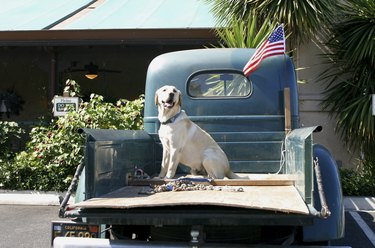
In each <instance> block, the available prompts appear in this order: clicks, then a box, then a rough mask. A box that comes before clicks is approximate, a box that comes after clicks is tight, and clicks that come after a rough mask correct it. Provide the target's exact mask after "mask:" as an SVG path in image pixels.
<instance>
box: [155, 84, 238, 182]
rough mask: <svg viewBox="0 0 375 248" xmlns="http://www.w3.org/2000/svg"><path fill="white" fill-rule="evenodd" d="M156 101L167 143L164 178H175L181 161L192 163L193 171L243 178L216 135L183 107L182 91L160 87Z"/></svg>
mask: <svg viewBox="0 0 375 248" xmlns="http://www.w3.org/2000/svg"><path fill="white" fill-rule="evenodd" d="M155 104H156V106H157V108H158V112H159V113H158V119H159V121H160V123H161V125H160V129H159V137H160V140H161V143H162V145H163V160H162V164H161V171H160V174H159V177H160V178H173V177H174V176H175V174H176V169H177V166H178V164H179V163H181V164H184V165H186V166H188V167H190V169H191V174H192V175H206V176H208V177H210V178H212V179H222V178H224V177H227V178H241V177H240V176H238V175H236V174H235V173H233V172H232V171H231V170H230V167H229V162H228V159H227V156H226V155H225V153H224V151H223V150H222V149H221V148H220V147H219V145H218V144H217V143H216V142H215V141H214V139H213V138H212V137H211V136H210V135H209V134H208V133H207V132H205V131H204V130H202V129H201V128H200V127H199V126H198V125H196V124H195V123H193V122H192V121H191V120H190V119H189V117H188V116H187V115H186V113H185V111H183V110H181V92H180V91H179V90H178V89H177V88H176V87H174V86H169V85H166V86H163V87H161V88H160V89H158V90H157V91H156V93H155Z"/></svg>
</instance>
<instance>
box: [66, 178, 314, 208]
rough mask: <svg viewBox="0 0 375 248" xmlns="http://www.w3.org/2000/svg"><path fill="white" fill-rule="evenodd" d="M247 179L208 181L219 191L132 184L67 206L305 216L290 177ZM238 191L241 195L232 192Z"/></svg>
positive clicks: (151, 182)
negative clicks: (216, 209) (254, 211)
mask: <svg viewBox="0 0 375 248" xmlns="http://www.w3.org/2000/svg"><path fill="white" fill-rule="evenodd" d="M250 178H251V179H249V180H243V179H223V180H212V181H211V182H210V184H211V185H213V186H215V187H218V188H220V189H221V190H195V191H168V192H159V193H149V192H150V191H151V188H150V186H148V185H158V184H162V183H163V182H169V181H170V180H154V179H150V180H134V181H130V182H129V184H130V186H126V187H123V188H120V189H118V190H115V191H113V192H110V193H108V194H104V195H102V196H100V197H96V198H91V199H89V200H86V201H83V202H79V203H76V204H74V205H71V207H73V208H80V209H93V208H96V209H98V208H100V209H136V208H152V207H170V206H219V207H235V208H243V209H257V210H270V211H277V212H283V213H294V214H302V215H308V214H309V210H308V207H307V206H306V204H305V202H304V200H303V199H302V198H301V196H300V194H299V192H298V191H297V189H296V188H295V187H294V185H293V184H294V179H295V178H294V177H293V176H291V175H254V174H252V175H251V177H250ZM238 188H241V191H240V192H238V191H234V189H238Z"/></svg>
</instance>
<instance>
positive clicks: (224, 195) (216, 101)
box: [55, 48, 344, 247]
mask: <svg viewBox="0 0 375 248" xmlns="http://www.w3.org/2000/svg"><path fill="white" fill-rule="evenodd" d="M254 52H255V50H254V49H240V48H235V49H229V48H228V49H226V48H218V49H196V50H186V51H178V52H171V53H167V54H163V55H160V56H158V57H156V58H155V59H154V60H153V61H152V62H151V63H150V65H149V68H148V71H147V78H146V85H145V108H144V130H139V131H134V130H95V129H82V132H83V133H84V134H85V135H86V153H85V161H84V163H83V165H82V169H83V170H77V177H76V178H77V180H78V179H79V182H78V189H77V192H76V197H75V200H76V202H75V203H74V204H71V205H69V206H62V211H61V216H62V217H64V218H70V219H72V220H74V221H73V222H74V223H73V224H79V225H82V226H84V225H86V226H90V225H92V226H94V227H97V228H99V229H100V230H105V231H102V232H100V235H99V234H98V239H97V240H96V242H97V244H98V246H99V243H100V242H104V241H103V240H105V242H107V243H108V244H109V245H119V246H116V247H122V246H123V247H130V246H131V245H134V244H139V245H147V246H153V245H155V246H158V245H162V246H168V245H170V246H171V247H186V246H188V247H189V246H202V247H204V246H215V245H218V244H220V245H238V246H241V245H243V246H248V245H260V244H266V245H274V244H277V245H295V244H298V245H303V244H328V243H329V241H330V240H333V239H338V238H341V237H342V236H343V232H344V209H343V199H342V192H341V185H340V180H339V175H338V170H337V165H336V163H335V160H334V158H333V157H332V156H331V154H330V152H329V151H328V150H327V149H326V148H325V147H323V146H322V145H319V144H315V143H314V142H313V133H314V132H316V131H319V130H320V129H321V127H319V126H313V127H304V128H300V127H299V125H298V118H299V117H298V92H297V82H296V78H295V71H294V66H293V61H292V59H291V58H289V57H288V56H287V55H278V56H273V57H270V58H267V59H265V60H264V61H263V62H262V63H261V65H260V67H259V68H258V69H257V70H256V71H254V72H253V73H252V74H250V75H249V76H248V77H246V76H244V74H243V72H242V68H243V67H244V65H245V64H246V63H247V61H248V60H249V58H250V57H251V56H252V54H253V53H254ZM164 85H173V86H175V87H177V88H178V89H179V90H180V91H181V92H182V109H183V110H184V111H185V112H186V113H187V115H188V116H189V118H190V119H191V120H192V121H193V122H195V123H196V124H197V125H199V126H200V127H201V128H202V129H204V130H205V131H206V132H208V133H209V134H210V135H211V136H212V137H213V138H214V139H215V141H216V142H217V143H218V144H219V146H220V147H221V148H222V149H223V150H224V152H225V153H226V155H227V157H228V160H229V163H230V167H231V169H232V171H234V172H235V173H238V174H244V175H247V176H248V178H249V179H247V180H237V179H220V180H217V179H214V180H206V181H204V184H206V185H207V184H208V185H210V186H211V188H214V189H217V190H197V191H176V190H170V191H166V192H155V190H154V189H155V187H156V186H157V185H167V184H170V183H173V182H175V181H176V180H178V177H180V176H182V177H185V176H186V175H188V174H189V169H188V168H187V167H185V166H184V165H180V166H179V169H178V177H176V178H175V179H170V180H164V179H155V178H154V176H156V175H157V174H158V173H159V171H160V164H161V158H162V146H161V143H160V140H159V137H158V129H159V127H160V123H159V121H158V118H157V115H158V113H157V108H156V106H155V102H154V97H155V92H156V90H157V89H158V88H160V87H162V86H164ZM192 183H193V184H194V183H196V182H192ZM215 187H216V188H215ZM239 188H241V190H238V189H239ZM58 225H59V224H58V223H57V224H56V226H58ZM60 227H63V225H60ZM56 236H59V235H56ZM99 236H100V238H99ZM74 239H75V238H72V237H70V238H69V237H65V238H63V237H57V238H56V239H55V246H56V247H68V245H69V244H71V243H69V242H75V240H74ZM87 242H93V241H92V240H91V241H87ZM131 247H132V246H131Z"/></svg>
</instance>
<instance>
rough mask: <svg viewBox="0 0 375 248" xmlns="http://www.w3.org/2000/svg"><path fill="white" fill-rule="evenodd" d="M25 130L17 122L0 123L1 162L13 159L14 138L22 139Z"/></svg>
mask: <svg viewBox="0 0 375 248" xmlns="http://www.w3.org/2000/svg"><path fill="white" fill-rule="evenodd" d="M22 133H24V130H23V129H22V128H20V127H19V126H18V124H17V123H16V122H8V121H0V137H1V139H0V160H7V159H10V158H12V157H13V155H14V153H13V151H12V138H20V135H21V134H22Z"/></svg>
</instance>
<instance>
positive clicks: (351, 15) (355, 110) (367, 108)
mask: <svg viewBox="0 0 375 248" xmlns="http://www.w3.org/2000/svg"><path fill="white" fill-rule="evenodd" d="M339 10H340V11H338V13H339V14H338V16H337V18H336V19H335V22H334V23H333V24H332V27H331V29H330V32H331V33H332V39H331V40H330V41H329V42H328V46H329V47H330V49H331V50H332V53H330V54H327V55H328V57H329V59H330V65H331V66H330V67H329V69H328V70H326V71H324V72H323V73H322V75H321V79H322V80H326V81H327V82H328V83H327V87H326V91H325V101H324V104H323V107H324V108H325V109H327V110H329V111H330V113H331V114H332V115H334V116H335V117H336V119H337V126H338V131H339V133H340V134H341V136H342V137H343V140H344V141H345V142H347V143H348V144H349V145H352V146H354V147H359V148H360V149H361V150H362V152H363V153H364V159H365V160H367V161H365V164H366V165H368V166H370V167H371V170H372V173H373V175H375V166H374V162H375V153H374V151H375V118H374V117H373V116H372V114H371V112H372V108H371V95H372V94H375V70H374V68H375V2H374V1H368V0H356V1H345V2H343V3H342V4H341V5H340V8H339ZM371 161H372V162H371Z"/></svg>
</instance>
